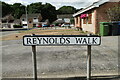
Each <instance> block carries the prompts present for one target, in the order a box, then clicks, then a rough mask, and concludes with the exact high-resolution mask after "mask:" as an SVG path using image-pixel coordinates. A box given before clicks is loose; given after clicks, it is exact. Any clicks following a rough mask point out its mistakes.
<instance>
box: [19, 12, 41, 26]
mask: <svg viewBox="0 0 120 80" xmlns="http://www.w3.org/2000/svg"><path fill="white" fill-rule="evenodd" d="M20 20H21V24H22V25H23V28H33V27H37V26H39V25H41V23H40V21H41V20H42V16H41V14H27V19H26V14H23V15H22V16H21V18H20ZM27 24H28V25H27Z"/></svg>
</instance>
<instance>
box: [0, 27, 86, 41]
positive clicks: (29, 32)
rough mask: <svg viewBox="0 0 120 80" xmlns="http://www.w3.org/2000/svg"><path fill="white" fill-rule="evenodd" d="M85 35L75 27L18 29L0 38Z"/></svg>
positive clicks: (15, 38)
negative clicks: (34, 35) (16, 31)
mask: <svg viewBox="0 0 120 80" xmlns="http://www.w3.org/2000/svg"><path fill="white" fill-rule="evenodd" d="M32 34H36V35H85V34H87V33H84V32H83V31H77V30H75V29H49V30H48V29H44V30H43V29H32V30H27V31H19V33H14V34H11V35H9V36H3V37H2V38H0V40H18V39H22V37H23V36H24V35H32Z"/></svg>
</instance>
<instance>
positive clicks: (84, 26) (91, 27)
mask: <svg viewBox="0 0 120 80" xmlns="http://www.w3.org/2000/svg"><path fill="white" fill-rule="evenodd" d="M95 17H96V10H94V11H93V12H92V24H88V23H86V24H83V19H82V24H81V25H82V29H83V31H88V32H92V33H94V34H95V22H96V18H95Z"/></svg>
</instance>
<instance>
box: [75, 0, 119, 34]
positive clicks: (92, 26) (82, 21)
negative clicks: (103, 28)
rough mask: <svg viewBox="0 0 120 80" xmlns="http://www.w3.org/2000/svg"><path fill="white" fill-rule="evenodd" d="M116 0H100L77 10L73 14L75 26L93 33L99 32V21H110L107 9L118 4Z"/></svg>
mask: <svg viewBox="0 0 120 80" xmlns="http://www.w3.org/2000/svg"><path fill="white" fill-rule="evenodd" d="M118 1H120V0H117V1H116V2H111V1H110V0H100V1H98V2H95V3H93V4H92V5H90V6H88V7H86V8H84V9H82V10H80V11H78V12H77V13H75V14H74V15H73V17H74V20H75V27H76V28H79V29H82V30H83V31H88V32H91V33H94V34H98V33H99V27H100V26H99V22H110V19H109V16H108V14H107V10H108V9H110V8H112V7H115V6H117V5H120V3H119V2H118Z"/></svg>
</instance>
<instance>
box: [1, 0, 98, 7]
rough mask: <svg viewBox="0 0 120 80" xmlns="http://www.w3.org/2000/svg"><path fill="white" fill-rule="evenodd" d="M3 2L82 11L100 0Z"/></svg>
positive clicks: (10, 0) (18, 0) (6, 0)
mask: <svg viewBox="0 0 120 80" xmlns="http://www.w3.org/2000/svg"><path fill="white" fill-rule="evenodd" d="M1 1H4V2H6V3H9V4H14V3H22V4H24V5H29V4H31V3H35V2H42V3H43V4H45V3H50V4H52V5H53V6H55V7H56V9H58V8H60V7H62V6H73V7H75V8H77V9H80V8H84V7H86V6H88V5H90V4H92V3H93V2H96V1H98V0H1Z"/></svg>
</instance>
